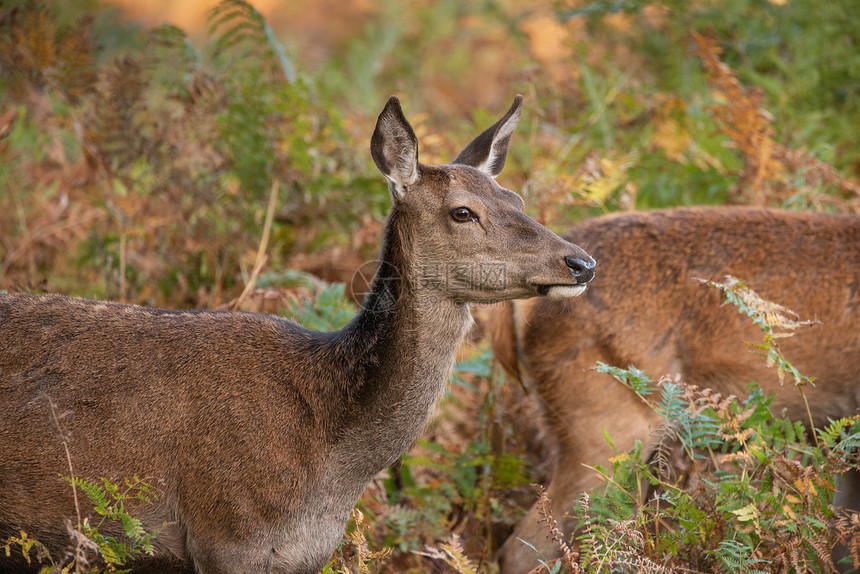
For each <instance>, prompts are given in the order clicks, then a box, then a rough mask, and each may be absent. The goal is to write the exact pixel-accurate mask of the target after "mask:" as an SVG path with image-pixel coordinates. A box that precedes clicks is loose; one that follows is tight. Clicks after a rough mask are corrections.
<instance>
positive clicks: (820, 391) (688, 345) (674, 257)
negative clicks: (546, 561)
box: [491, 208, 860, 574]
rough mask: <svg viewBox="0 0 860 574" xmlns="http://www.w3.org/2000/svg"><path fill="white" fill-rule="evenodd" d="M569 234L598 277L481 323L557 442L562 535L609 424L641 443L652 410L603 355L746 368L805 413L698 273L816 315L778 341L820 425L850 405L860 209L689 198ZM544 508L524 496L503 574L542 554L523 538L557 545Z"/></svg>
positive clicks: (702, 374)
mask: <svg viewBox="0 0 860 574" xmlns="http://www.w3.org/2000/svg"><path fill="white" fill-rule="evenodd" d="M564 237H565V238H566V239H567V240H568V241H572V242H574V243H576V244H577V245H581V246H582V247H583V248H585V249H586V250H587V251H588V252H589V253H590V254H591V255H592V256H593V257H594V258H595V259H596V260H597V261H598V262H599V263H598V267H597V269H596V277H595V280H594V282H593V287H592V288H590V289H589V290H588V291H587V292H586V293H585V295H584V296H583V297H580V298H578V299H577V300H575V301H547V300H538V299H535V300H532V301H525V302H517V303H506V304H505V305H504V306H503V307H502V308H500V309H499V310H498V311H497V312H496V313H495V314H494V315H493V316H492V326H491V332H492V334H491V338H492V345H493V349H494V351H495V353H496V356H497V357H498V359H499V360H500V362H501V363H502V365H503V366H505V368H506V369H507V370H509V371H510V372H513V373H515V374H516V375H517V376H520V375H521V374H522V375H523V378H524V379H526V380H527V381H528V382H530V383H531V385H532V386H533V387H534V388H535V390H536V391H537V393H538V396H539V398H540V401H541V402H542V403H543V405H544V410H545V414H546V417H547V419H548V422H549V426H550V429H551V430H550V432H551V434H552V436H554V438H555V439H556V441H557V446H558V453H559V456H558V460H557V461H556V464H555V470H554V473H553V476H552V478H551V481H550V485H549V490H548V493H547V494H548V496H549V498H550V499H551V500H552V506H553V509H552V512H553V515H554V516H555V518H557V519H559V521H560V526H561V528H562V530H563V531H564V532H565V533H566V535H569V534H570V533H571V530H572V529H573V528H574V527H575V525H574V523H573V520H572V519H570V518H564V515H565V513H566V511H568V510H570V509H571V508H572V507H573V506H574V504H575V502H576V499H577V497H578V496H579V494H580V493H582V492H584V491H587V490H589V489H591V488H593V487H595V486H597V485H598V484H600V482H601V481H600V478H599V477H598V476H597V475H596V473H595V472H594V471H593V470H591V469H588V468H586V467H584V466H583V464H588V465H604V466H605V467H607V468H611V465H610V464H609V458H610V457H611V456H613V454H614V452H613V451H612V449H611V447H610V446H609V445H608V444H607V441H606V440H605V438H604V431H606V432H608V434H609V436H610V437H612V439H613V441H614V443H615V445H616V447H617V449H618V450H619V451H625V450H628V449H630V448H632V447H633V446H634V442H635V441H636V440H637V439H640V440H642V441H643V442H647V439H648V437H649V434H650V433H651V431H652V430H654V428H655V426H656V425H657V424H658V423H659V417H657V416H656V415H655V414H654V413H653V411H651V409H650V408H649V407H648V406H646V405H645V404H644V403H643V402H642V401H641V400H640V399H639V398H638V397H637V396H636V395H634V393H633V392H632V391H631V390H629V389H628V388H626V387H624V386H623V385H621V384H620V383H618V382H617V381H615V380H613V379H612V378H611V377H609V376H608V375H605V374H600V373H598V372H596V371H594V370H593V369H592V367H594V366H595V364H596V363H597V362H598V361H600V362H603V363H607V364H609V365H613V366H618V367H627V366H629V365H634V366H636V367H638V368H640V369H644V370H645V371H647V372H649V373H650V374H651V375H653V376H655V377H656V376H662V375H676V374H677V375H680V376H681V377H682V379H683V380H684V381H686V382H688V383H691V384H695V385H698V386H699V387H709V388H712V389H714V390H715V391H717V392H720V393H723V394H734V395H737V396H739V397H745V396H746V394H747V387H746V386H747V384H748V383H750V382H751V381H753V380H755V381H756V382H758V383H759V385H761V387H762V389H763V391H764V393H765V395H776V398H775V399H774V401H773V409H774V412H775V413H781V412H785V414H786V416H788V417H790V418H791V419H793V420H798V421H802V422H808V420H809V418H808V416H807V414H806V410H805V407H804V403H803V398H802V396H801V394H800V393H799V392H798V391H797V390H796V389H794V388H793V385H792V384H791V383H789V382H786V383H785V385H781V384H780V382H779V380H778V377H777V373H776V370H775V369H772V368H768V367H767V366H766V362H765V360H764V359H763V358H762V357H761V356H759V355H757V354H755V353H752V352H750V351H749V347H748V346H747V345H745V344H744V341H759V340H761V332H760V331H759V329H758V327H756V326H755V325H753V323H752V321H750V320H749V319H748V318H747V317H745V316H743V315H741V314H739V313H738V311H737V309H735V308H733V307H727V306H722V305H721V304H720V302H721V293H720V292H719V291H718V290H717V289H714V288H711V287H708V286H705V285H703V284H702V283H701V282H700V281H698V280H697V279H706V280H714V281H721V280H723V278H724V276H725V275H733V276H735V277H738V278H740V279H742V280H744V281H745V282H746V283H747V284H748V285H749V287H750V288H751V289H753V290H755V291H756V292H758V293H759V294H760V295H761V296H762V297H763V298H765V299H767V300H770V301H774V302H776V303H779V304H781V305H784V306H786V307H788V308H789V309H791V310H792V311H794V312H796V313H798V314H799V316H800V317H801V318H802V319H814V320H817V321H820V323H821V324H820V325H815V326H813V327H810V328H808V329H806V330H804V331H802V332H799V333H797V334H796V335H795V336H794V337H791V338H788V339H783V340H782V341H783V342H781V344H780V346H781V347H782V350H783V352H784V354H785V355H786V357H787V358H788V359H789V360H790V361H791V362H792V363H793V364H794V365H795V366H796V367H797V368H798V369H799V371H800V372H801V373H802V374H804V375H807V376H810V377H814V378H815V386H814V387H812V388H808V389H807V390H806V391H805V392H806V395H807V398H808V400H809V403H810V408H811V415H812V418H813V420H814V422H815V425H816V426H822V425H826V424H827V423H828V419H836V418H839V417H847V416H851V415H853V414H856V413H857V410H858V407H860V217H858V216H852V215H826V214H813V213H797V212H785V211H777V210H769V209H753V208H690V209H676V210H669V211H657V212H650V213H647V212H645V213H626V214H615V215H610V216H606V217H602V218H597V219H594V220H591V221H586V222H584V223H582V224H580V225H578V226H576V227H575V228H574V229H573V230H572V231H570V232H569V233H568V234H566V235H565V236H564ZM520 364H521V365H522V367H523V372H522V373H521V372H520V371H519V365H520ZM644 456H645V457H646V458H647V456H648V455H647V453H645V454H644ZM848 480H856V477H854V476H853V475H852V476H850V477H848ZM853 491H854V489H849V488H845V492H841V493H840V494H839V495H838V497H840V501H839V502H840V503H841V504H842V505H844V506H848V507H851V508H857V507H858V505H857V504H856V502H852V501H851V500H847V498H848V497H849V496H851V493H852V492H853ZM539 519H540V515H539V510H538V508H537V507H535V508H532V509H531V511H530V512H529V513H528V515H527V516H526V517H525V518H524V519H523V520H522V521H521V522H520V524H519V526H518V527H517V528H516V531H515V532H514V534H513V535H512V536H511V537H510V538H509V539H508V540H507V542H506V543H505V544H504V545H503V547H502V549H501V551H500V561H501V564H502V571H503V572H505V573H506V574H512V573H515V572H527V571H529V570H530V569H531V568H533V567H534V566H536V565H537V558H538V555H537V554H536V553H535V551H534V550H533V549H531V548H529V547H527V546H526V545H525V544H523V543H522V542H520V541H519V540H517V538H520V539H522V540H526V541H528V542H529V543H531V544H534V545H535V546H536V547H537V548H538V550H540V551H541V552H543V553H544V554H545V555H546V556H548V557H552V556H558V549H557V548H555V547H554V545H553V543H552V542H551V541H549V540H547V539H546V536H545V533H544V532H542V531H541V526H540V524H539V522H538V521H539Z"/></svg>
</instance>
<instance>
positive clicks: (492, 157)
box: [451, 95, 523, 177]
mask: <svg viewBox="0 0 860 574" xmlns="http://www.w3.org/2000/svg"><path fill="white" fill-rule="evenodd" d="M522 113H523V97H522V96H520V95H517V97H515V98H514V103H513V104H511V109H509V110H508V113H506V114H505V115H504V117H502V119H500V120H499V121H497V122H496V123H495V124H493V125H492V126H490V127H489V128H488V129H487V130H486V131H485V132H484V133H482V134H481V135H479V136H478V137H476V138H475V139H474V140H472V143H470V144H469V145H467V146H466V147H465V149H463V151H461V152H460V155H458V156H457V157H456V158H455V159H454V161H452V162H451V163H460V164H463V165H470V166H472V167H474V168H475V169H478V170H480V171H482V172H484V173H486V174H487V175H489V176H490V177H496V176H497V175H499V174H500V173H502V168H503V167H505V160H506V159H507V157H508V142H510V141H511V135H513V133H514V129H516V127H517V124H518V123H519V121H520V115H522Z"/></svg>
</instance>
